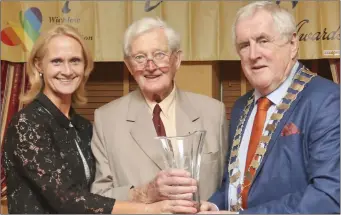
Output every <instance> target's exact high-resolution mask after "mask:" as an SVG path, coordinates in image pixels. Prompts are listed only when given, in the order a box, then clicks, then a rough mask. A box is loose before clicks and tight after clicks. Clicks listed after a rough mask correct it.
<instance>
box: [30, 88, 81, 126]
mask: <svg viewBox="0 0 341 215" xmlns="http://www.w3.org/2000/svg"><path fill="white" fill-rule="evenodd" d="M35 100H37V101H38V102H39V103H40V104H41V105H42V106H43V107H44V108H46V109H47V110H48V111H49V112H50V114H51V115H52V116H53V117H54V118H55V119H56V121H57V122H58V123H59V124H60V125H61V126H62V127H64V128H69V127H70V122H71V123H72V125H74V126H75V127H77V128H79V127H80V126H79V120H78V117H77V114H76V112H75V110H74V109H73V108H72V107H71V108H70V112H69V116H70V119H68V118H67V117H66V116H65V115H64V114H63V113H62V112H61V111H60V110H59V109H58V108H57V106H56V105H55V104H53V102H52V101H51V100H50V99H49V98H48V97H47V96H46V95H45V94H44V93H42V92H40V93H39V94H38V95H37V97H36V98H35Z"/></svg>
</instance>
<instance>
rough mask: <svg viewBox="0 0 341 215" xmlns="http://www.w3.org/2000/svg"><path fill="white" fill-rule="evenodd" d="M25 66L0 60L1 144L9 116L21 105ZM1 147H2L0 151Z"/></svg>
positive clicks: (3, 182) (2, 172) (3, 191)
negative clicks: (20, 98)
mask: <svg viewBox="0 0 341 215" xmlns="http://www.w3.org/2000/svg"><path fill="white" fill-rule="evenodd" d="M25 67H26V66H25V63H11V62H8V61H1V94H0V95H1V99H0V100H1V115H0V116H1V117H0V118H1V125H2V126H1V146H2V143H3V140H4V135H5V133H6V128H7V126H8V124H9V122H10V120H11V118H12V117H13V115H14V114H15V113H17V112H18V111H19V110H20V109H21V108H22V107H23V104H22V103H21V102H20V101H19V97H20V95H21V94H22V93H25V91H26V90H27V85H28V78H27V77H26V74H25ZM2 149H3V147H1V152H2ZM1 162H2V160H1ZM3 198H6V184H5V178H4V171H3V168H2V165H1V199H3Z"/></svg>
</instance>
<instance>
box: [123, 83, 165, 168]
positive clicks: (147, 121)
mask: <svg viewBox="0 0 341 215" xmlns="http://www.w3.org/2000/svg"><path fill="white" fill-rule="evenodd" d="M148 111H149V110H148V105H147V103H146V101H145V99H144V97H143V96H142V94H141V93H140V91H139V90H136V91H134V92H133V93H132V98H131V100H130V103H129V106H128V115H127V122H130V123H133V125H132V127H131V130H130V134H131V136H132V138H133V139H134V140H135V142H136V143H137V144H138V145H139V146H140V147H141V149H142V151H143V152H144V153H145V154H146V155H147V156H148V157H149V158H150V159H151V160H152V161H153V162H154V163H155V165H157V166H158V167H159V168H160V169H164V168H165V164H164V155H163V149H162V147H161V143H160V141H159V140H157V139H155V137H157V134H156V131H155V128H154V125H153V121H152V115H151V114H150V113H149V112H148Z"/></svg>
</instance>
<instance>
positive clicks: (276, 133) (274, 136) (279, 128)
mask: <svg viewBox="0 0 341 215" xmlns="http://www.w3.org/2000/svg"><path fill="white" fill-rule="evenodd" d="M301 67H302V64H300V65H299V67H298V69H297V71H299V70H300V68H301ZM301 97H302V94H301V93H300V94H299V95H298V96H297V98H296V100H295V101H294V102H293V103H292V104H291V106H290V108H289V109H288V110H287V111H286V113H285V114H284V116H283V118H282V119H281V120H280V122H279V123H278V125H277V128H276V130H275V131H274V133H273V134H272V138H271V140H270V142H269V145H268V148H267V150H266V153H265V155H264V158H263V160H262V162H261V163H260V165H259V167H258V169H257V172H256V173H255V177H254V179H253V182H254V181H255V180H256V178H257V176H258V174H259V172H260V170H261V169H262V167H263V166H264V163H265V162H266V160H267V158H268V156H269V154H270V152H271V149H272V148H273V147H274V145H275V144H276V141H277V138H278V137H279V134H280V132H281V131H282V129H283V128H284V126H285V125H286V124H287V121H288V120H289V118H290V116H291V114H292V113H293V111H294V110H295V108H296V105H297V104H298V102H299V101H300V99H301ZM253 182H252V185H253V184H254V183H253ZM252 185H251V188H252ZM251 188H250V189H251ZM251 190H252V189H251ZM251 190H250V192H251Z"/></svg>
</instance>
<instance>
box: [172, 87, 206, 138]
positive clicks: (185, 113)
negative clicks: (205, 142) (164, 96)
mask: <svg viewBox="0 0 341 215" xmlns="http://www.w3.org/2000/svg"><path fill="white" fill-rule="evenodd" d="M175 113H176V134H177V136H183V135H187V134H190V133H193V132H194V131H196V130H201V129H202V126H201V125H200V123H199V118H200V116H199V114H198V113H197V111H196V109H195V108H193V106H192V104H191V103H190V100H189V98H188V97H187V95H186V93H185V92H182V91H181V90H179V89H177V92H176V108H175Z"/></svg>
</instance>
